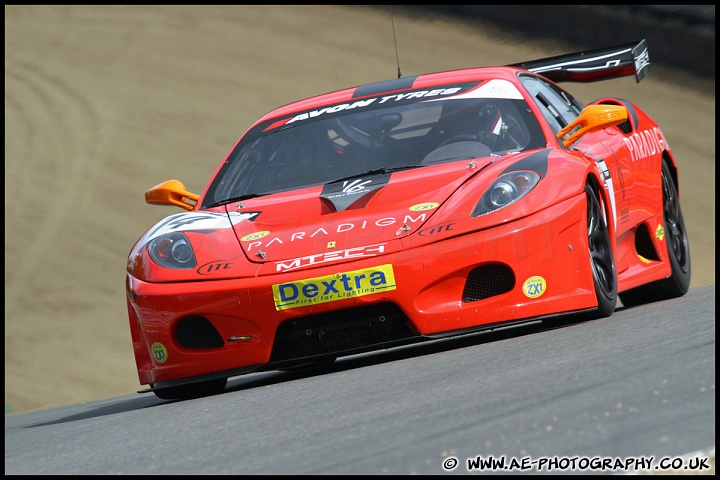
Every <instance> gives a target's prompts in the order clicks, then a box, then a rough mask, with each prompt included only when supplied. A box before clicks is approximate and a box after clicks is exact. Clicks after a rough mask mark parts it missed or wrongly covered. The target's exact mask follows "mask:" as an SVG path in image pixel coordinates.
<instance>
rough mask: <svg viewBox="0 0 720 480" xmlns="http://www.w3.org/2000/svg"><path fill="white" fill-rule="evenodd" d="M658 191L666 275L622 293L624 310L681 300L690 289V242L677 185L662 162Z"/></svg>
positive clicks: (665, 164)
mask: <svg viewBox="0 0 720 480" xmlns="http://www.w3.org/2000/svg"><path fill="white" fill-rule="evenodd" d="M662 188H663V217H664V220H665V242H666V244H667V249H668V257H669V258H668V260H669V262H670V270H671V272H670V276H669V277H668V278H666V279H664V280H659V281H657V282H653V283H650V284H648V285H643V286H641V287H637V288H634V289H632V290H628V291H627V292H623V293H622V294H621V295H620V301H621V302H622V303H623V305H624V306H626V307H632V306H635V305H641V304H643V303H649V302H657V301H660V300H667V299H670V298H676V297H682V296H683V295H685V294H686V293H687V291H688V289H689V288H690V242H689V241H688V234H687V229H686V228H685V220H683V215H682V210H681V209H680V198H679V197H678V191H677V186H676V185H675V182H674V181H673V178H672V175H671V174H670V168H669V167H668V165H667V163H666V162H665V161H663V164H662Z"/></svg>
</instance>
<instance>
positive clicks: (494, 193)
mask: <svg viewBox="0 0 720 480" xmlns="http://www.w3.org/2000/svg"><path fill="white" fill-rule="evenodd" d="M539 181H540V175H539V174H538V173H537V172H533V171H530V170H521V171H514V172H508V173H506V174H504V175H500V176H499V177H498V178H497V179H496V180H495V181H494V182H493V183H492V185H490V188H488V189H487V190H486V191H485V193H484V194H483V196H482V197H480V200H479V201H478V203H477V205H475V208H474V209H473V212H472V216H473V217H479V216H480V215H485V214H486V213H490V212H494V211H495V210H499V209H501V208H503V207H506V206H508V205H510V204H511V203H514V202H516V201H518V200H519V199H521V198H522V197H524V196H525V195H527V193H528V192H529V191H530V190H532V189H533V188H534V187H535V185H537V184H538V182H539Z"/></svg>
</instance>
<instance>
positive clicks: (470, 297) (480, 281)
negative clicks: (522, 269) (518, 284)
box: [462, 263, 515, 302]
mask: <svg viewBox="0 0 720 480" xmlns="http://www.w3.org/2000/svg"><path fill="white" fill-rule="evenodd" d="M514 287H515V275H513V272H512V270H510V268H508V267H507V266H505V265H500V264H499V263H495V264H491V265H483V266H482V267H477V268H475V269H473V270H472V271H471V272H470V275H468V278H467V282H465V289H464V290H463V295H462V301H463V302H477V301H478V300H485V299H486V298H490V297H494V296H495V295H500V294H501V293H506V292H509V291H510V290H512V289H513V288H514Z"/></svg>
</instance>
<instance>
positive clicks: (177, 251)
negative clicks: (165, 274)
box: [148, 232, 197, 269]
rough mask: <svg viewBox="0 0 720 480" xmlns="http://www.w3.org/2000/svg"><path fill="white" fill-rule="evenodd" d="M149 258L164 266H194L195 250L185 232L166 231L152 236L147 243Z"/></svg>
mask: <svg viewBox="0 0 720 480" xmlns="http://www.w3.org/2000/svg"><path fill="white" fill-rule="evenodd" d="M148 252H149V253H150V258H152V259H153V261H154V262H155V263H157V264H158V265H160V266H161V267H165V268H174V269H187V268H195V266H196V265H197V261H196V260H195V252H193V249H192V246H191V245H190V241H189V240H188V238H187V237H186V236H185V234H183V233H180V232H173V233H166V234H164V235H160V236H159V237H157V238H154V239H153V240H152V241H151V242H150V243H149V244H148Z"/></svg>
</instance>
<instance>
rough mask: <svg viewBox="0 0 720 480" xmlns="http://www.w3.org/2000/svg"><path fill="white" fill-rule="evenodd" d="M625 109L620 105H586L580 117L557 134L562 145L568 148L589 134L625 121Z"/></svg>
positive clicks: (626, 112) (626, 117) (626, 116)
mask: <svg viewBox="0 0 720 480" xmlns="http://www.w3.org/2000/svg"><path fill="white" fill-rule="evenodd" d="M627 119H628V111H627V108H625V107H623V106H621V105H588V106H587V107H585V108H584V109H583V111H582V112H580V115H579V116H578V117H577V118H576V119H575V120H574V121H573V122H571V123H570V124H569V125H567V126H566V127H565V128H563V129H562V130H560V131H559V132H558V133H557V135H556V136H557V138H558V140H560V141H561V142H562V143H563V145H565V146H566V147H570V145H572V144H573V143H575V142H577V141H578V140H580V137H582V136H583V135H587V134H588V133H590V132H596V131H598V130H602V129H603V128H607V127H612V126H613V125H618V124H620V123H623V122H625V121H627Z"/></svg>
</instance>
